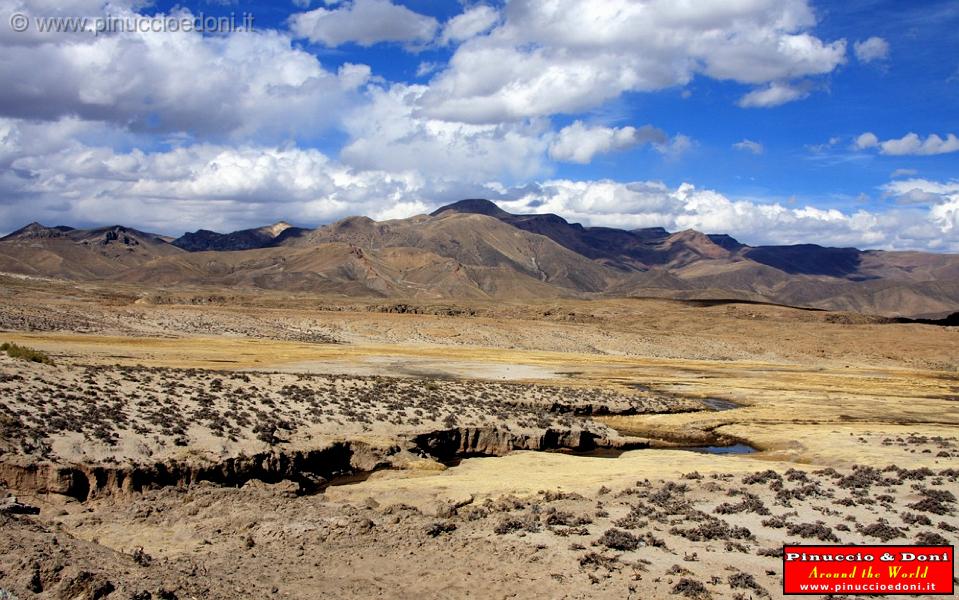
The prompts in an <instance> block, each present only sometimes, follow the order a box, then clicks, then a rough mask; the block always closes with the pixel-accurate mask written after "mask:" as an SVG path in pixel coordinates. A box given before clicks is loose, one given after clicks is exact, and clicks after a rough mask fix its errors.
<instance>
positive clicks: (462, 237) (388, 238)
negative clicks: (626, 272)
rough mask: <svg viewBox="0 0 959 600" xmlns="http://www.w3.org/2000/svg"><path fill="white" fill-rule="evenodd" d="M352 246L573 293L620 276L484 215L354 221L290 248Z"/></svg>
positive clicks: (602, 286)
mask: <svg viewBox="0 0 959 600" xmlns="http://www.w3.org/2000/svg"><path fill="white" fill-rule="evenodd" d="M330 242H347V243H351V244H355V245H356V246H358V247H360V248H364V249H368V250H373V251H376V250H380V249H383V248H415V249H418V250H423V251H427V252H431V253H434V254H437V255H439V256H443V257H447V258H452V259H454V260H456V261H457V262H458V263H459V264H462V265H464V266H466V267H470V268H473V269H499V270H505V272H515V273H516V274H518V275H523V276H526V277H530V278H533V279H535V280H538V281H541V282H543V283H546V284H550V285H553V286H558V287H561V288H565V289H567V290H569V291H573V292H601V291H603V290H605V289H607V287H608V286H609V284H610V283H611V282H612V281H614V280H615V279H616V278H617V277H618V274H617V273H616V272H614V271H613V270H611V269H608V268H607V267H605V266H603V265H602V264H599V263H597V262H595V261H592V260H589V259H588V258H586V257H584V256H582V255H580V254H577V253H575V252H572V251H571V250H568V249H567V248H564V247H563V246H561V245H559V244H557V243H556V242H554V241H553V240H551V239H550V238H548V237H546V236H542V235H537V234H533V233H529V232H527V231H524V230H521V229H518V228H516V227H513V226H511V225H509V224H507V223H505V222H503V221H501V220H499V219H496V218H493V217H489V216H486V215H481V214H459V213H444V214H440V215H439V216H435V217H426V216H417V217H412V218H410V219H399V220H394V221H384V222H382V223H377V222H374V221H372V220H370V219H366V218H355V217H354V218H349V219H345V220H343V221H339V222H337V223H334V224H332V225H329V226H326V227H321V228H319V229H317V230H316V231H314V232H313V233H311V234H309V235H307V236H306V237H305V238H302V239H298V240H294V241H292V242H291V245H294V246H297V247H302V246H305V245H316V244H323V243H330Z"/></svg>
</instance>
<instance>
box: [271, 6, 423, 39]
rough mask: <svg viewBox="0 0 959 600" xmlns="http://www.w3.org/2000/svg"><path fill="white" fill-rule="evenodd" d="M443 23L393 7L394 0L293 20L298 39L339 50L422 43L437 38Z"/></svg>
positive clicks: (313, 12) (320, 11) (319, 10)
mask: <svg viewBox="0 0 959 600" xmlns="http://www.w3.org/2000/svg"><path fill="white" fill-rule="evenodd" d="M438 28H439V23H437V21H436V19H434V18H433V17H429V16H426V15H421V14H419V13H417V12H413V11H412V10H410V9H408V8H406V7H405V6H401V5H399V4H393V3H392V2H391V1H390V0H352V1H346V2H342V3H337V8H334V9H332V10H331V9H327V8H317V9H315V10H311V11H309V12H305V13H298V14H295V15H293V16H291V17H290V29H291V30H292V31H293V32H294V33H295V34H296V36H297V37H303V38H307V39H309V40H310V41H311V42H317V43H321V44H325V45H326V46H330V47H336V46H341V45H343V44H346V43H348V42H354V43H356V44H359V45H360V46H372V45H373V44H378V43H380V42H420V43H426V42H429V41H430V40H432V39H433V37H434V36H435V35H436V30H437V29H438Z"/></svg>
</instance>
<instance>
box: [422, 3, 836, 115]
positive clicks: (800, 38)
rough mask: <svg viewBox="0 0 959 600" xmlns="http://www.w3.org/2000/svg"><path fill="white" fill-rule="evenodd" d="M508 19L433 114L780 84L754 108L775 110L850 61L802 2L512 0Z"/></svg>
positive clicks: (439, 91) (437, 84)
mask: <svg viewBox="0 0 959 600" xmlns="http://www.w3.org/2000/svg"><path fill="white" fill-rule="evenodd" d="M504 17H505V18H504V21H503V22H502V23H501V24H500V25H499V26H497V27H496V28H494V29H493V30H492V31H491V32H490V33H489V35H485V36H482V37H477V38H474V39H471V40H468V41H467V42H465V43H463V44H462V45H461V46H459V47H458V48H457V50H456V52H455V53H454V55H453V57H452V58H451V60H450V62H449V66H448V68H447V69H446V70H445V71H443V72H442V73H440V74H439V75H438V76H437V77H436V78H435V79H434V80H433V82H432V85H431V88H432V89H431V91H430V93H429V94H427V95H424V97H423V99H422V107H423V110H424V111H425V112H427V113H428V114H430V115H431V116H433V117H436V118H442V119H448V120H458V121H464V122H497V121H503V120H509V119H521V118H526V117H535V116H543V115H550V114H556V113H575V112H578V111H582V110H584V109H587V108H589V107H593V106H596V105H598V104H601V103H602V102H605V101H607V100H609V99H611V98H615V97H617V96H619V95H620V94H621V93H623V92H627V91H651V90H659V89H663V88H667V87H671V86H676V85H685V84H687V83H689V82H690V81H691V80H692V78H693V77H695V76H696V75H705V76H707V77H711V78H714V79H720V80H732V81H737V82H740V83H745V84H756V85H762V84H770V83H772V84H774V86H773V87H771V88H764V89H761V90H759V91H757V93H756V95H755V96H750V98H755V100H749V101H747V102H746V105H747V106H753V105H756V106H772V105H774V104H777V103H778V104H782V103H784V102H788V101H791V100H796V99H799V98H801V97H803V96H804V95H805V94H807V93H808V90H804V89H803V88H802V87H796V86H793V85H790V84H788V83H785V82H789V81H792V80H796V79H802V78H804V77H808V76H814V75H821V74H825V73H830V72H832V71H833V70H834V69H835V68H836V67H837V66H838V65H840V64H842V63H843V62H844V60H845V55H846V44H845V41H844V40H837V41H834V42H824V41H823V40H820V39H819V38H816V37H815V36H813V35H812V34H810V33H809V30H810V29H811V28H812V27H813V26H814V25H815V17H814V15H813V12H812V10H811V9H810V7H809V6H808V4H807V3H806V1H805V0H789V1H787V2H772V1H770V0H757V1H755V2H739V3H729V2H722V1H720V0H710V1H706V2H697V3H696V4H695V7H692V6H691V5H690V6H687V5H685V4H677V3H675V2H673V1H671V0H649V1H647V2H639V1H636V0H611V1H609V2H579V1H577V0H516V1H513V2H510V3H508V4H507V6H506V8H505V11H504Z"/></svg>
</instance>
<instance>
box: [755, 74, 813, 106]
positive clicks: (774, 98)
mask: <svg viewBox="0 0 959 600" xmlns="http://www.w3.org/2000/svg"><path fill="white" fill-rule="evenodd" d="M807 96H809V86H808V85H793V84H790V83H783V82H779V81H774V82H772V83H770V84H769V85H767V86H766V87H763V88H759V89H756V90H753V91H751V92H749V93H748V94H746V95H745V96H743V97H742V98H740V99H739V102H738V104H739V106H741V107H742V108H772V107H774V106H781V105H783V104H786V103H788V102H794V101H796V100H802V99H803V98H805V97H807Z"/></svg>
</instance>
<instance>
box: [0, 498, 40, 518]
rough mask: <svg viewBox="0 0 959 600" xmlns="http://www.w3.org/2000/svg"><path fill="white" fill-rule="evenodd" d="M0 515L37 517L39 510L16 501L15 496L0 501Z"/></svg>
mask: <svg viewBox="0 0 959 600" xmlns="http://www.w3.org/2000/svg"><path fill="white" fill-rule="evenodd" d="M0 513H6V514H8V515H39V514H40V509H39V508H37V507H36V506H30V505H29V504H24V503H22V502H20V501H19V500H17V497H16V496H11V497H10V498H4V499H3V500H0Z"/></svg>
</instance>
